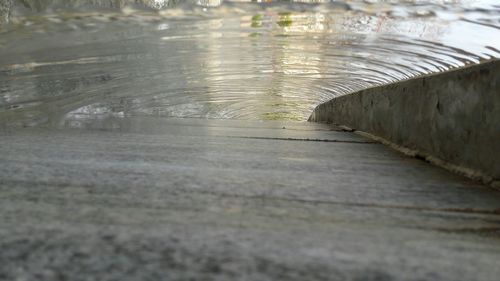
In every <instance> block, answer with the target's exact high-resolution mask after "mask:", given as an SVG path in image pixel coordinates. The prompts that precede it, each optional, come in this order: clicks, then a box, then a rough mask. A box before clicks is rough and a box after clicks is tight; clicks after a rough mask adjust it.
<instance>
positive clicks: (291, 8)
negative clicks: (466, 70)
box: [0, 0, 500, 126]
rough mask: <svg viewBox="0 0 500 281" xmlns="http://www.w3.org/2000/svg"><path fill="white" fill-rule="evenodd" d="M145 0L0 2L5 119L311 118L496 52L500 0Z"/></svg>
mask: <svg viewBox="0 0 500 281" xmlns="http://www.w3.org/2000/svg"><path fill="white" fill-rule="evenodd" d="M47 2H49V3H51V4H50V5H46V6H40V3H47ZM100 2H102V3H101V4H100ZM136 2H137V1H125V0H121V1H118V0H117V1H113V0H107V1H97V0H92V1H90V0H89V1H77V0H74V1H62V0H60V1H52V2H51V1H46V2H44V1H28V0H25V1H22V3H21V2H16V1H14V2H12V3H13V5H12V6H10V7H8V9H6V8H2V9H3V13H4V14H3V15H2V17H1V18H5V22H7V21H8V23H4V24H3V25H0V120H3V121H6V120H7V122H10V123H19V124H22V125H27V126H33V125H43V124H71V125H72V126H80V125H85V124H87V123H89V122H94V121H95V120H96V119H103V118H108V117H125V116H143V115H146V116H167V117H197V118H238V119H260V120H267V119H288V120H305V119H307V117H308V116H309V114H310V113H311V111H312V110H313V108H314V107H315V106H316V105H318V104H319V103H321V102H324V101H327V100H329V99H331V98H332V97H335V96H340V95H344V94H347V93H350V92H353V91H356V90H360V89H364V88H367V87H372V86H377V85H382V84H386V83H391V82H395V81H399V80H403V79H408V78H411V77H415V76H418V75H424V74H429V73H434V72H439V71H445V70H448V69H452V68H456V67H461V66H464V65H467V64H471V63H478V62H480V61H483V60H488V59H491V58H497V57H499V56H500V51H499V50H500V5H498V4H495V2H496V1H491V0H487V1H473V0H463V1H460V0H456V1H446V0H442V1H437V0H435V1H418V0H415V1H402V3H395V2H397V1H345V2H338V1H334V2H330V1H305V0H303V1H299V2H309V4H308V3H290V2H289V1H286V2H284V1H273V2H271V3H241V2H240V1H238V2H236V1H235V2H229V1H225V2H222V1H211V0H199V1H192V2H190V1H183V2H180V1H154V0H144V1H143V3H142V4H137V3H136ZM318 2H319V4H317V3H318ZM30 3H35V4H36V3H38V4H37V5H35V4H32V5H31V6H30ZM131 3H135V4H131ZM311 3H314V4H311ZM0 11H1V10H0ZM0 13H1V12H0Z"/></svg>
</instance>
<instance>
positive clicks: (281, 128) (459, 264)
mask: <svg viewBox="0 0 500 281" xmlns="http://www.w3.org/2000/svg"><path fill="white" fill-rule="evenodd" d="M101 121H102V120H101ZM91 124H92V126H90V127H87V128H82V129H73V128H67V127H66V128H64V127H59V128H25V129H13V128H4V129H3V131H2V133H1V137H0V279H1V280H497V278H498V276H500V267H499V266H498V260H500V194H499V193H498V192H496V191H494V190H491V189H490V188H487V187H485V186H481V185H479V184H476V183H474V182H471V181H469V180H466V179H464V178H461V177H458V176H455V175H453V174H450V173H448V172H446V171H444V170H442V169H440V168H436V167H433V166H431V165H428V164H427V163H425V162H423V161H419V160H416V159H413V158H408V157H404V156H402V155H400V154H398V153H396V152H393V151H391V150H390V149H388V148H386V147H385V146H383V145H380V144H377V143H373V142H371V141H369V140H366V139H363V138H361V137H359V136H357V135H354V134H352V133H349V132H343V131H342V130H339V129H338V128H336V127H330V126H327V125H322V124H307V123H280V122H242V121H215V120H196V119H193V120H173V119H155V118H133V119H116V120H105V121H102V122H93V123H91ZM70 127H71V126H70ZM111 128H113V129H111Z"/></svg>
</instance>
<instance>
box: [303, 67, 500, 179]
mask: <svg viewBox="0 0 500 281" xmlns="http://www.w3.org/2000/svg"><path fill="white" fill-rule="evenodd" d="M309 121H314V122H326V123H335V124H339V125H344V126H347V127H350V128H353V129H354V130H356V131H362V132H365V135H367V136H369V137H372V138H374V139H376V140H378V141H381V142H383V143H386V144H388V145H390V146H391V147H393V148H396V149H397V150H399V151H402V152H404V153H406V154H408V155H412V156H416V157H419V158H423V159H425V160H427V161H429V162H432V163H434V164H437V165H439V166H442V167H444V168H447V169H448V170H451V171H454V172H458V173H460V174H463V175H465V176H468V177H470V178H473V179H476V180H481V181H482V182H484V183H485V184H488V185H491V186H493V187H496V188H499V187H500V60H499V59H493V60H489V61H486V62H483V63H481V64H478V65H472V66H467V67H463V68H459V69H454V70H450V71H447V72H443V73H438V74H432V75H426V76H421V77H417V78H412V79H408V80H404V81H400V82H397V83H393V84H388V85H383V86H378V87H374V88H369V89H365V90H361V91H358V92H355V93H352V94H349V95H345V96H341V97H338V98H334V99H332V100H330V101H328V102H326V103H323V104H321V105H319V106H318V107H316V108H315V110H314V111H313V113H312V114H311V116H310V117H309Z"/></svg>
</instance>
